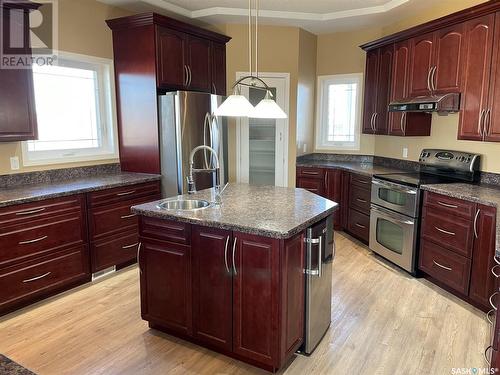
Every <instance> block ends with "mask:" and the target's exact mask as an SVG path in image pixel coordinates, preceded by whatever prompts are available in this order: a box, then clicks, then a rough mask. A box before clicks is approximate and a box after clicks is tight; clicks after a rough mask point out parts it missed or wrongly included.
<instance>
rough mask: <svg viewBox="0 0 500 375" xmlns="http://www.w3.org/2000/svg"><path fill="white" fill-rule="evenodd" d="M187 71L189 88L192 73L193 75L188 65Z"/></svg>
mask: <svg viewBox="0 0 500 375" xmlns="http://www.w3.org/2000/svg"><path fill="white" fill-rule="evenodd" d="M187 70H188V83H187V86H188V87H189V86H191V80H192V78H193V77H192V73H191V67H190V66H189V65H188V66H187Z"/></svg>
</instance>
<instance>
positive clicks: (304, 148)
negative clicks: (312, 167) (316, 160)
mask: <svg viewBox="0 0 500 375" xmlns="http://www.w3.org/2000/svg"><path fill="white" fill-rule="evenodd" d="M302 152H303V153H304V154H305V153H306V152H307V143H304V144H303V145H302Z"/></svg>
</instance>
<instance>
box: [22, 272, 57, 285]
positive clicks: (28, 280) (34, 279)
mask: <svg viewBox="0 0 500 375" xmlns="http://www.w3.org/2000/svg"><path fill="white" fill-rule="evenodd" d="M51 273H52V272H47V273H44V274H43V275H40V276H37V277H33V278H32V279H26V280H23V283H31V282H32V281H37V280H40V279H43V278H44V277H47V276H49V275H50V274H51Z"/></svg>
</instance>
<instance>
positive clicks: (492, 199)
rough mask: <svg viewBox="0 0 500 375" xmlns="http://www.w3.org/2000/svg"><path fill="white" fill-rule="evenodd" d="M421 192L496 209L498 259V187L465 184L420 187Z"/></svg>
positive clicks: (499, 212)
mask: <svg viewBox="0 0 500 375" xmlns="http://www.w3.org/2000/svg"><path fill="white" fill-rule="evenodd" d="M421 188H422V189H423V190H427V191H431V192H434V193H438V194H442V195H447V196H450V197H454V198H458V199H463V200H467V201H471V202H475V203H480V204H484V205H486V206H492V207H496V209H497V221H496V226H497V233H496V256H497V257H500V187H497V186H492V185H472V184H467V183H453V184H433V185H422V186H421Z"/></svg>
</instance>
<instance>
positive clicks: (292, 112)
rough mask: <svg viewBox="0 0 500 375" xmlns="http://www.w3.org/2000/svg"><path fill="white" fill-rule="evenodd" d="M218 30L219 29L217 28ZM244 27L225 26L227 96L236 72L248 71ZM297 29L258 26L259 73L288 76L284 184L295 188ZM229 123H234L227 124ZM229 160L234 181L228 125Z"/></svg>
mask: <svg viewBox="0 0 500 375" xmlns="http://www.w3.org/2000/svg"><path fill="white" fill-rule="evenodd" d="M218 29H219V30H221V29H222V28H221V27H218ZM247 32H248V26H247V25H235V24H229V25H226V27H225V33H226V35H228V36H230V37H231V38H232V40H231V41H230V42H229V43H228V45H227V81H228V82H227V84H228V93H229V92H230V89H231V86H232V84H233V83H234V81H235V78H236V72H248V34H247ZM299 33H300V31H299V29H298V28H296V27H275V26H259V71H261V72H276V73H289V74H290V103H289V118H288V121H289V124H288V126H289V142H288V160H289V170H288V181H289V182H288V184H289V186H294V185H295V158H296V138H297V136H296V125H297V83H298V66H299V64H298V59H299ZM231 122H232V123H233V124H234V122H233V121H231ZM229 158H230V163H229V164H230V166H231V167H230V170H229V178H230V180H231V181H234V180H235V179H236V129H235V126H229Z"/></svg>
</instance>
